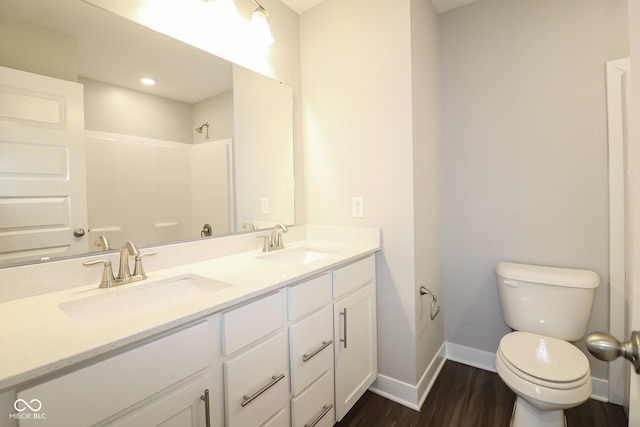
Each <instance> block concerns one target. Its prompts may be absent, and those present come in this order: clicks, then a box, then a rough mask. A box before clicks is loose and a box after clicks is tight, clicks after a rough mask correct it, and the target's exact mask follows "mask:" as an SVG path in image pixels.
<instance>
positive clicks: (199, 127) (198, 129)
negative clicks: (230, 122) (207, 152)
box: [196, 122, 209, 139]
mask: <svg viewBox="0 0 640 427" xmlns="http://www.w3.org/2000/svg"><path fill="white" fill-rule="evenodd" d="M205 127H206V128H207V133H206V135H205V137H204V139H209V122H207V123H203V124H202V125H200V126H198V127H197V128H196V132H198V133H202V129H204V128H205Z"/></svg>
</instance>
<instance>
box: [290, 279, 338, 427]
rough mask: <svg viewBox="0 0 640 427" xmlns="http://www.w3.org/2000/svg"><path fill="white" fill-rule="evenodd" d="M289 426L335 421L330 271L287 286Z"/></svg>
mask: <svg viewBox="0 0 640 427" xmlns="http://www.w3.org/2000/svg"><path fill="white" fill-rule="evenodd" d="M288 297H289V298H288V300H289V304H288V319H289V321H290V323H289V355H290V366H291V395H292V399H291V414H292V416H291V425H292V427H305V426H307V427H308V426H312V425H313V426H317V427H320V426H331V425H333V424H334V422H335V412H334V400H335V399H334V378H333V372H334V371H333V366H334V358H333V310H332V305H331V303H332V293H331V273H325V274H323V275H322V276H319V277H317V278H315V279H311V280H308V281H306V282H303V283H301V284H298V285H296V286H292V287H290V288H289V289H288Z"/></svg>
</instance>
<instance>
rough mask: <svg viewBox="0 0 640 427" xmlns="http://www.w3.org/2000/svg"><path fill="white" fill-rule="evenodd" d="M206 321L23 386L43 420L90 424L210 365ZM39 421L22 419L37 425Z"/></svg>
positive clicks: (71, 426)
mask: <svg viewBox="0 0 640 427" xmlns="http://www.w3.org/2000/svg"><path fill="white" fill-rule="evenodd" d="M210 360H211V352H210V339H209V322H203V323H200V324H197V325H195V326H192V327H190V328H188V329H185V330H183V331H180V332H176V333H174V334H172V335H168V336H166V337H164V338H160V339H158V340H156V341H152V342H150V343H149V344H145V345H143V346H140V347H137V348H134V349H133V350H130V351H127V352H126V353H122V354H119V355H117V356H114V357H112V358H110V359H106V360H103V361H101V362H98V363H96V364H94V365H91V366H88V367H86V368H82V369H79V370H77V371H74V372H71V373H69V374H67V375H63V376H61V377H58V378H55V379H53V380H51V381H47V382H45V383H42V384H39V385H37V386H34V387H31V388H28V389H25V390H22V391H20V392H19V393H18V398H20V399H24V400H25V401H27V402H29V401H31V399H39V400H40V401H41V402H42V404H43V405H45V406H46V413H47V421H48V422H50V423H53V424H55V425H59V426H65V427H74V426H87V425H93V424H95V423H97V422H99V421H101V420H104V419H105V418H107V417H109V416H111V415H113V414H115V413H117V412H120V411H122V410H124V409H126V408H128V407H130V406H131V405H133V404H135V403H137V402H140V401H141V400H143V399H145V398H147V397H149V396H151V395H152V394H154V393H157V392H159V391H161V390H164V389H166V388H167V387H170V386H172V385H173V384H176V383H177V382H178V381H181V380H183V379H185V378H187V377H189V376H190V375H192V374H194V373H196V372H198V371H200V370H202V369H204V368H206V367H207V366H209V364H210ZM40 421H41V420H37V419H35V420H29V419H25V420H20V426H21V427H24V426H31V425H33V426H37V425H40V424H39V422H40Z"/></svg>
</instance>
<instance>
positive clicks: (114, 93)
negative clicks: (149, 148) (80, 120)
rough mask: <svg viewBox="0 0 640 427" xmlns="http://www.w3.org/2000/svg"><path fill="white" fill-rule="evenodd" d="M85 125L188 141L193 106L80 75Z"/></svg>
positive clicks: (142, 135) (120, 132) (98, 128)
mask: <svg viewBox="0 0 640 427" xmlns="http://www.w3.org/2000/svg"><path fill="white" fill-rule="evenodd" d="M79 80H80V83H82V84H83V85H84V111H85V113H84V118H85V123H84V127H85V129H89V130H97V131H100V132H113V133H119V134H123V135H134V136H139V137H143V138H153V139H162V140H167V141H178V142H183V143H185V144H190V143H191V142H192V141H191V140H192V132H193V133H195V132H194V131H193V129H192V128H191V126H192V125H191V123H192V115H191V110H192V106H191V105H190V104H187V103H184V102H180V101H175V100H173V99H168V98H163V97H160V96H155V95H151V94H148V93H144V92H139V91H136V90H131V89H126V88H123V87H120V86H114V85H112V84H108V83H104V82H99V81H95V80H91V79H86V78H83V77H80V79H79Z"/></svg>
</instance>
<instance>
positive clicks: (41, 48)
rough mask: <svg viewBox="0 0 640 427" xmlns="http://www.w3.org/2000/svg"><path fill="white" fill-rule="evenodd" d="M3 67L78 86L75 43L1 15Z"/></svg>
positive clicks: (0, 60)
mask: <svg viewBox="0 0 640 427" xmlns="http://www.w3.org/2000/svg"><path fill="white" fill-rule="evenodd" d="M0 65H3V66H5V67H9V68H14V69H16V70H22V71H28V72H30V73H36V74H42V75H44V76H49V77H55V78H57V79H63V80H69V81H72V82H75V81H77V80H78V67H77V52H76V39H75V37H74V36H72V35H70V34H65V33H62V32H60V31H53V30H50V29H48V28H43V27H40V26H38V25H34V24H31V23H29V22H26V21H23V20H20V19H17V18H14V17H8V16H6V15H2V14H0Z"/></svg>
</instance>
